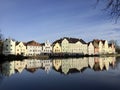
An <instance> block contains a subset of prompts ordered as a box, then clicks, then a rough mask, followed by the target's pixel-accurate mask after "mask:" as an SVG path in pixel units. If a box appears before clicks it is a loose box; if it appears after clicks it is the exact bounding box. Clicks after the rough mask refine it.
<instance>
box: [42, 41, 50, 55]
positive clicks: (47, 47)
mask: <svg viewBox="0 0 120 90" xmlns="http://www.w3.org/2000/svg"><path fill="white" fill-rule="evenodd" d="M51 52H52V46H51V43H50V42H49V41H46V42H45V43H44V44H43V45H42V53H51Z"/></svg>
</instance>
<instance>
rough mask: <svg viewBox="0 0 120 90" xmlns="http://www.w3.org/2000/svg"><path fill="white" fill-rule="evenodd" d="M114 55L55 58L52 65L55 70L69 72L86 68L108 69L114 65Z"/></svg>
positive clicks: (81, 70)
mask: <svg viewBox="0 0 120 90" xmlns="http://www.w3.org/2000/svg"><path fill="white" fill-rule="evenodd" d="M115 61H116V59H115V57H89V58H73V59H72V58H71V59H69V60H68V59H62V60H59V59H55V60H53V67H54V69H55V70H56V71H58V72H60V73H63V74H69V73H75V72H83V71H84V70H85V69H87V68H91V69H93V70H95V71H101V70H108V69H109V66H110V65H111V66H112V67H113V68H114V66H115Z"/></svg>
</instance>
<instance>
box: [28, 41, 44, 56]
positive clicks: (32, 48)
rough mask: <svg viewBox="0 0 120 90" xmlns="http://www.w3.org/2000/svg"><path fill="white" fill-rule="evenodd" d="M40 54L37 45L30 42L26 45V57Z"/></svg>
mask: <svg viewBox="0 0 120 90" xmlns="http://www.w3.org/2000/svg"><path fill="white" fill-rule="evenodd" d="M41 52H42V46H41V45H40V44H39V43H37V42H35V41H30V42H28V43H27V53H28V56H36V55H40V53H41Z"/></svg>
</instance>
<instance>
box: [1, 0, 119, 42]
mask: <svg viewBox="0 0 120 90" xmlns="http://www.w3.org/2000/svg"><path fill="white" fill-rule="evenodd" d="M95 3H96V0H0V29H1V31H2V33H3V34H4V36H5V37H6V38H7V37H11V38H14V39H16V40H18V41H30V40H36V41H38V42H45V41H46V40H50V41H51V42H53V41H54V40H56V39H59V38H61V37H75V38H82V39H84V40H85V41H86V42H87V41H91V40H92V39H94V38H98V39H107V40H111V39H114V40H118V42H120V41H119V38H120V34H119V33H120V25H119V22H118V23H117V24H115V23H114V21H112V20H111V19H110V17H109V16H108V14H107V13H106V12H104V11H102V10H101V9H102V7H101V6H102V3H100V4H99V5H98V6H97V7H96V8H95Z"/></svg>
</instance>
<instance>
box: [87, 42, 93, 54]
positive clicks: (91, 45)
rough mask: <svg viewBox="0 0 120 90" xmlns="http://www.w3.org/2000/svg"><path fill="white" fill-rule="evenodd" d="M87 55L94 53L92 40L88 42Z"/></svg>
mask: <svg viewBox="0 0 120 90" xmlns="http://www.w3.org/2000/svg"><path fill="white" fill-rule="evenodd" d="M88 55H94V46H93V43H92V42H89V43H88Z"/></svg>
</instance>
